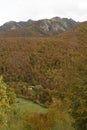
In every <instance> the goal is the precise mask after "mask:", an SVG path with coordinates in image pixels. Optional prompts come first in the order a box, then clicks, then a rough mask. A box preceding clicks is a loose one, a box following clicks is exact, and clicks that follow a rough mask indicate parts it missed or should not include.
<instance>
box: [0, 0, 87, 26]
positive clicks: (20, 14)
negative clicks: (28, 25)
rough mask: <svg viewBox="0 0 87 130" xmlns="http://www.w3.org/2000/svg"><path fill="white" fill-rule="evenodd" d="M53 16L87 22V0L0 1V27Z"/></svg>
mask: <svg viewBox="0 0 87 130" xmlns="http://www.w3.org/2000/svg"><path fill="white" fill-rule="evenodd" d="M55 16H59V17H67V18H73V19H74V20H76V21H86V20H87V0H0V25H1V24H3V23H5V22H7V21H10V20H14V21H21V20H23V21H26V20H28V19H33V20H38V19H43V18H52V17H55Z"/></svg>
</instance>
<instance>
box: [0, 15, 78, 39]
mask: <svg viewBox="0 0 87 130" xmlns="http://www.w3.org/2000/svg"><path fill="white" fill-rule="evenodd" d="M78 24H79V23H78V22H75V21H74V20H72V19H67V18H59V17H54V18H52V19H43V20H38V21H32V20H29V21H27V22H14V21H10V22H7V23H5V24H4V25H3V26H1V27H0V37H24V36H52V35H57V34H59V33H60V32H65V31H67V30H69V29H71V28H73V27H75V26H76V25H78Z"/></svg>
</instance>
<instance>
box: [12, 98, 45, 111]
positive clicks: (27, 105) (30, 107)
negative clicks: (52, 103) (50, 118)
mask: <svg viewBox="0 0 87 130" xmlns="http://www.w3.org/2000/svg"><path fill="white" fill-rule="evenodd" d="M15 105H16V106H17V108H19V109H20V111H21V112H25V111H29V112H37V113H46V112H47V109H46V108H43V107H42V106H40V105H38V104H36V103H33V102H31V101H28V100H25V99H21V98H18V99H17V100H16V103H15V104H14V105H13V107H14V106H15Z"/></svg>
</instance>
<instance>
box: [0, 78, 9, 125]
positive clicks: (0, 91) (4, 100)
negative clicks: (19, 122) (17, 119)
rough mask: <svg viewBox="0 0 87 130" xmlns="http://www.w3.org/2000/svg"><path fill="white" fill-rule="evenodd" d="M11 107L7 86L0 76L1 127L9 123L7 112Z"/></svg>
mask: <svg viewBox="0 0 87 130" xmlns="http://www.w3.org/2000/svg"><path fill="white" fill-rule="evenodd" d="M9 108H10V105H9V99H8V96H7V87H6V84H5V83H4V82H3V78H2V76H1V77H0V127H2V126H5V125H6V124H7V113H8V110H9Z"/></svg>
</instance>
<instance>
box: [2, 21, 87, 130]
mask: <svg viewBox="0 0 87 130" xmlns="http://www.w3.org/2000/svg"><path fill="white" fill-rule="evenodd" d="M0 75H1V76H2V77H3V79H2V77H1V79H0V129H1V130H11V129H13V130H22V129H23V130H87V22H84V23H81V24H79V25H78V26H77V27H75V28H74V29H72V30H70V31H67V32H64V33H61V34H59V35H56V36H53V37H32V38H30V37H14V38H12V37H7V38H0ZM30 87H32V88H30ZM3 97H4V98H3ZM18 98H22V99H24V100H28V101H32V102H34V103H35V104H38V105H40V106H42V107H43V108H44V109H47V110H46V112H45V113H44V112H42V113H41V112H39V111H36V112H30V111H29V110H26V111H25V112H23V113H22V112H21V111H20V110H19V109H18V108H17V105H15V107H13V106H14V104H17V103H20V101H19V102H18V101H17V99H18ZM15 102H16V103H15ZM28 109H29V108H28ZM13 118H14V119H13ZM17 120H18V123H19V124H20V127H19V128H16V123H17ZM12 121H13V122H14V125H13V126H12V127H11V126H10V124H11V122H12ZM8 127H9V128H8Z"/></svg>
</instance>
